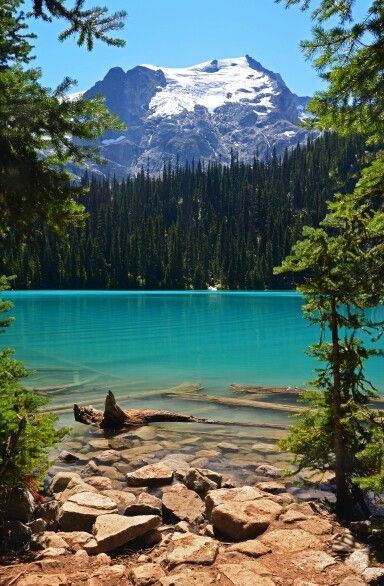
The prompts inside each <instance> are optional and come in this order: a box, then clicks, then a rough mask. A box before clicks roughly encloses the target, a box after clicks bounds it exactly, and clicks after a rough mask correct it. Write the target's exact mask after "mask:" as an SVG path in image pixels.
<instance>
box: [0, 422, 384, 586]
mask: <svg viewBox="0 0 384 586" xmlns="http://www.w3.org/2000/svg"><path fill="white" fill-rule="evenodd" d="M136 433H139V435H140V433H142V434H144V436H145V437H147V440H148V434H149V435H151V433H154V432H153V430H152V431H151V428H150V427H149V428H142V430H141V431H140V430H137V432H136ZM124 437H125V438H127V435H125V436H124ZM124 437H120V438H119V436H117V437H115V438H112V439H109V440H108V439H105V438H101V437H99V438H97V439H94V440H91V441H93V443H94V446H93V447H94V449H95V450H98V451H97V452H94V454H96V455H95V456H94V458H92V459H90V460H87V461H86V462H84V463H82V465H81V466H77V468H76V469H74V468H73V467H72V468H71V467H69V466H68V467H67V468H65V467H63V468H62V469H61V471H58V472H56V473H55V474H54V475H53V476H52V477H51V479H50V481H49V485H48V486H47V490H46V493H47V496H46V497H45V498H44V499H43V500H42V502H40V503H36V502H34V501H33V499H32V498H31V495H28V494H26V493H20V495H19V496H20V498H19V500H18V501H15V502H14V503H13V507H12V511H9V516H10V517H11V518H12V519H10V520H9V521H8V523H7V524H6V526H5V528H4V530H3V535H2V539H3V540H4V539H8V542H9V545H10V546H13V547H17V546H20V545H21V544H22V543H23V542H24V543H25V544H26V545H27V553H26V554H25V555H24V556H19V558H18V559H14V560H11V559H10V558H8V559H7V560H6V564H5V565H3V567H2V568H0V583H1V584H4V586H77V585H84V586H102V585H108V586H128V585H132V586H151V585H156V586H173V585H174V586H197V585H198V586H208V585H211V584H218V585H221V586H251V585H255V586H256V585H257V586H316V585H317V586H325V585H327V586H330V585H335V586H336V585H339V586H359V585H363V584H381V583H383V579H384V568H382V567H380V566H378V565H376V566H375V565H372V564H371V562H370V556H369V550H368V547H367V544H366V543H365V542H364V525H363V526H359V525H357V526H356V527H355V530H354V533H352V532H351V530H350V529H349V528H346V527H343V526H341V525H340V524H339V523H338V522H337V521H336V519H335V517H334V516H333V515H332V513H331V512H330V510H329V507H327V506H326V505H325V504H323V503H322V502H321V501H320V500H311V501H308V500H307V501H305V500H300V499H298V498H297V496H298V493H297V489H296V488H295V487H294V486H291V485H289V484H287V482H286V481H284V480H282V478H281V472H282V471H281V470H280V469H279V468H277V467H275V466H273V465H270V464H265V463H264V464H263V463H258V464H257V462H256V464H255V465H254V468H253V471H252V472H250V470H249V469H248V471H247V480H248V482H247V484H241V483H238V482H235V481H233V480H231V479H229V478H228V477H225V475H223V474H222V473H220V472H217V471H215V470H211V469H210V468H209V466H207V467H202V466H201V467H200V466H199V465H198V464H199V461H198V460H199V459H200V462H201V463H203V464H206V463H207V462H209V457H210V455H211V456H212V452H213V451H212V450H211V454H209V453H208V452H209V451H210V450H206V454H205V455H200V458H199V457H197V458H196V457H195V455H191V454H187V453H167V455H165V456H163V457H161V458H160V457H157V458H152V459H150V462H149V463H148V462H147V463H145V462H142V461H141V462H140V461H139V460H136V461H135V462H136V463H135V464H131V465H130V467H129V471H128V472H125V473H124V474H123V473H122V472H121V471H120V473H119V475H117V474H116V471H117V470H118V469H117V468H115V467H114V465H116V462H117V461H119V460H118V457H117V456H116V454H114V453H113V449H111V447H110V446H111V442H112V445H115V447H116V446H117V444H118V442H120V443H123V442H124ZM191 439H193V438H191ZM216 445H217V450H218V451H220V450H221V451H225V452H226V453H232V454H233V455H235V454H236V446H235V445H234V444H231V443H230V442H217V444H216ZM220 445H221V447H219V446H220ZM107 446H108V449H105V450H104V451H103V450H100V448H102V447H104V448H106V447H107ZM130 449H131V450H132V449H134V447H133V448H132V447H131V448H130ZM137 449H138V446H136V450H137ZM231 450H232V452H231ZM139 452H140V450H139ZM67 454H68V453H64V454H62V458H64V459H65V457H67V458H69V457H68V455H67ZM73 455H74V454H72V456H73ZM132 455H133V454H131V456H132ZM137 456H138V458H141V457H142V453H141V454H140V453H138V454H137ZM255 460H256V459H255ZM240 465H241V464H240ZM121 470H122V468H121ZM359 535H360V536H362V539H360V538H359V537H358V536H359Z"/></svg>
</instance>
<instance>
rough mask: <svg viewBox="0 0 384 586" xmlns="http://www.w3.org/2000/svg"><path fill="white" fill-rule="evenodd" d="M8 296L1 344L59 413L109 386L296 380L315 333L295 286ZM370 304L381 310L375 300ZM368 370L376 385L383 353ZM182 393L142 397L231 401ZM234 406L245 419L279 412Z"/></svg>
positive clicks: (142, 388) (190, 406)
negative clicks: (8, 321)
mask: <svg viewBox="0 0 384 586" xmlns="http://www.w3.org/2000/svg"><path fill="white" fill-rule="evenodd" d="M8 297H9V298H11V299H12V300H13V301H14V302H15V307H14V309H13V310H12V315H14V316H15V317H16V320H15V322H14V324H13V325H12V327H11V328H9V329H8V331H7V332H6V333H5V334H4V335H3V336H2V344H3V345H9V346H12V347H14V348H15V349H16V357H18V358H20V359H21V360H23V361H24V362H25V363H26V364H27V365H28V366H29V367H30V368H32V369H34V370H35V371H36V373H35V375H34V376H33V377H32V378H30V379H29V380H28V381H27V382H28V385H30V386H36V387H39V388H42V389H43V390H45V391H46V392H47V394H48V395H49V396H50V397H51V399H52V405H53V406H55V407H58V408H59V410H60V411H61V412H62V413H63V416H65V415H66V414H67V413H68V414H69V412H70V408H71V406H72V404H73V403H74V402H79V403H85V404H88V403H93V404H96V403H97V402H98V401H99V402H100V401H101V400H102V399H103V398H104V397H105V393H106V390H107V389H111V390H113V391H114V392H115V394H116V396H117V397H121V400H122V403H123V404H128V403H127V401H128V399H130V404H132V405H136V406H137V405H140V406H143V400H142V399H141V397H143V398H144V396H145V395H146V393H147V392H148V391H154V390H157V389H167V388H170V387H177V386H179V385H183V384H186V383H200V384H201V385H202V387H203V390H202V392H203V393H204V394H205V395H215V396H232V397H233V396H234V393H233V392H231V391H229V390H228V386H229V385H230V384H231V383H239V384H244V385H276V386H288V385H289V386H302V385H303V384H304V383H305V382H306V381H308V380H309V379H311V378H312V375H313V368H314V367H315V366H316V364H315V363H314V362H313V361H312V360H311V359H310V358H308V357H306V356H305V354H304V351H305V349H306V347H308V345H309V344H310V343H311V342H313V341H315V340H316V339H317V331H316V327H314V326H311V325H310V324H309V323H308V322H306V321H305V320H304V319H303V318H302V315H301V305H302V298H301V296H300V295H299V294H297V293H295V292H241V293H238V292H144V293H143V292H121V291H114V292H109V291H108V292H105V291H103V292H98V291H93V292H89V291H87V292H79V291H39V292H34V291H29V292H12V293H10V294H9V295H8ZM375 311H376V313H377V316H379V317H380V315H381V316H382V314H383V309H382V308H379V309H377V310H375ZM377 316H376V317H377ZM382 317H383V316H382ZM368 372H369V375H370V376H371V379H372V380H373V381H374V383H375V384H376V385H378V386H379V388H381V390H384V384H383V379H384V360H382V359H381V360H380V359H375V360H372V361H371V364H370V366H369V369H368ZM182 395H183V393H182V392H181V393H179V396H177V394H175V396H173V397H172V398H165V397H164V396H153V397H147V398H146V400H145V406H149V407H152V406H163V405H164V403H167V408H173V409H175V410H176V409H178V410H179V409H183V410H184V411H187V412H193V413H196V414H199V415H203V414H204V413H207V416H209V417H217V416H220V418H221V419H225V420H227V419H228V418H229V419H231V417H233V412H234V409H235V410H237V409H236V407H235V408H232V407H231V408H229V407H227V406H222V405H216V404H203V403H202V404H200V403H199V402H196V401H195V402H192V401H186V400H185V399H186V398H185V397H183V396H182ZM262 400H273V398H272V399H271V398H270V397H268V396H266V397H263V399H262ZM275 400H276V399H275ZM279 400H280V398H279ZM237 411H238V412H237V413H236V416H237V417H239V418H241V419H244V418H245V419H248V420H249V419H252V418H253V417H257V418H261V419H262V420H266V419H267V420H269V421H276V420H279V419H281V417H282V415H281V414H279V413H274V412H265V410H264V411H263V412H261V413H259V412H258V411H257V413H256V411H255V410H251V411H250V410H249V409H238V410H237ZM284 416H285V414H284ZM68 417H70V415H68Z"/></svg>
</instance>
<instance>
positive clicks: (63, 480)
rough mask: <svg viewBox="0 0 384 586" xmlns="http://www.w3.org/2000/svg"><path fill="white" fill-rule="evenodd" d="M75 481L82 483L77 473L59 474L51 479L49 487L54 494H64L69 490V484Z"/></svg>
mask: <svg viewBox="0 0 384 586" xmlns="http://www.w3.org/2000/svg"><path fill="white" fill-rule="evenodd" d="M74 479H76V480H77V481H78V482H81V478H80V476H79V474H77V473H76V472H58V473H57V474H55V476H54V477H53V478H52V479H51V481H50V483H49V485H48V490H49V492H50V493H52V494H57V493H59V492H63V490H65V489H66V488H67V486H68V484H69V482H70V481H71V480H74Z"/></svg>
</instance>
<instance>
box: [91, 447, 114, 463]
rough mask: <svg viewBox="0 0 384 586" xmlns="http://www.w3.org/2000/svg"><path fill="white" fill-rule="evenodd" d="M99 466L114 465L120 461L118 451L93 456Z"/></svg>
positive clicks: (105, 451)
mask: <svg viewBox="0 0 384 586" xmlns="http://www.w3.org/2000/svg"><path fill="white" fill-rule="evenodd" d="M92 457H93V458H94V460H95V461H96V463H97V464H114V463H115V462H118V461H119V460H120V453H119V452H118V451H117V450H104V451H103V452H98V453H97V454H92Z"/></svg>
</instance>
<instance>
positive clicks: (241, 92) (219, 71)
mask: <svg viewBox="0 0 384 586" xmlns="http://www.w3.org/2000/svg"><path fill="white" fill-rule="evenodd" d="M142 67H146V68H148V69H152V70H154V71H159V70H160V71H162V72H163V73H164V75H165V79H166V86H165V87H163V88H159V91H158V93H157V94H156V95H155V96H154V97H153V98H152V100H151V102H150V104H149V110H150V114H149V116H150V117H151V118H162V117H164V116H176V115H177V114H181V113H182V112H183V111H188V112H193V111H194V109H195V107H196V106H202V107H203V108H206V109H207V110H208V112H210V113H211V114H212V113H213V112H214V111H215V110H217V108H220V106H223V105H224V104H228V103H247V102H250V101H251V100H254V99H255V98H256V97H258V98H259V99H258V104H257V105H256V104H255V107H254V112H255V113H257V114H258V115H262V116H265V115H266V114H267V112H268V110H271V109H272V104H271V96H273V95H275V94H276V91H275V89H274V87H273V84H272V83H271V79H270V78H269V77H268V75H266V74H265V73H264V72H263V71H257V70H255V69H252V68H251V67H250V64H249V61H248V59H247V57H239V58H237V59H221V60H220V61H219V60H214V61H206V62H204V63H200V64H199V65H195V66H193V67H182V68H168V67H161V68H160V67H156V66H155V65H142ZM258 106H262V109H260V108H259V107H258Z"/></svg>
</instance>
